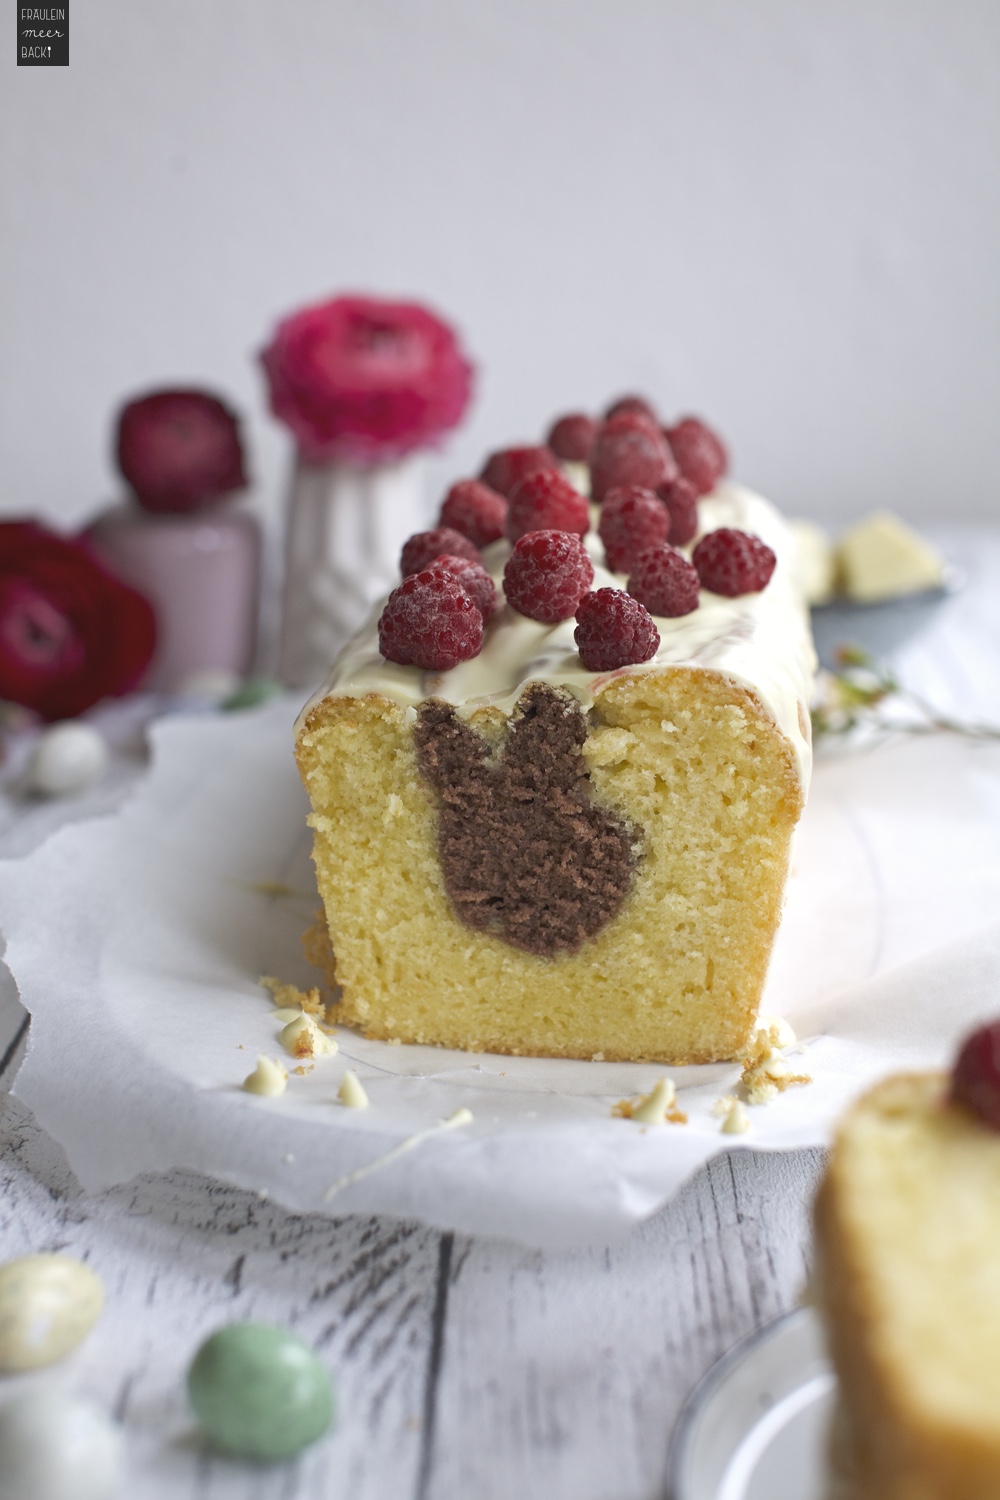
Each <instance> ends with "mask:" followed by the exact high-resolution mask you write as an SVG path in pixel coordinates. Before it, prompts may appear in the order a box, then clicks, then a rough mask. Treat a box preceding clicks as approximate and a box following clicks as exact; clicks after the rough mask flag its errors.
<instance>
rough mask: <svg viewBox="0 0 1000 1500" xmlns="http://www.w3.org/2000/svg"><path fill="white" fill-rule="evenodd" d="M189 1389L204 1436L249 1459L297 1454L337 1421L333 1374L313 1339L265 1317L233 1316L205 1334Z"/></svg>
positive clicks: (193, 1367)
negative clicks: (276, 1325)
mask: <svg viewBox="0 0 1000 1500" xmlns="http://www.w3.org/2000/svg"><path fill="white" fill-rule="evenodd" d="M188 1395H189V1396H190V1399H191V1405H192V1406H193V1407H194V1410H195V1415H196V1416H197V1418H198V1421H199V1422H200V1423H201V1426H202V1428H203V1430H204V1432H205V1434H206V1436H207V1437H208V1438H209V1439H210V1440H211V1442H212V1443H214V1444H215V1446H216V1447H218V1448H223V1449H225V1450H227V1451H228V1452H230V1453H235V1454H238V1455H240V1456H241V1457H243V1458H263V1459H276V1458H291V1457H292V1456H293V1455H294V1454H296V1453H298V1452H299V1451H300V1450H301V1449H302V1448H305V1447H306V1445H307V1444H308V1443H313V1442H315V1441H316V1439H317V1438H319V1437H322V1436H323V1433H324V1432H326V1430H327V1428H328V1427H329V1426H330V1423H331V1422H332V1421H333V1411H334V1406H333V1387H332V1384H331V1381H330V1376H329V1375H328V1374H327V1371H326V1369H325V1367H324V1366H323V1364H322V1363H321V1362H320V1360H319V1359H318V1358H317V1357H316V1355H315V1354H314V1353H313V1351H312V1349H310V1348H309V1345H308V1344H305V1343H303V1342H302V1340H301V1339H299V1338H296V1336H295V1335H294V1334H292V1333H288V1332H286V1331H285V1329H283V1328H272V1327H270V1326H269V1325H268V1324H266V1323H230V1324H228V1326H227V1327H225V1328H220V1329H219V1331H218V1332H217V1333H213V1334H212V1336H211V1338H208V1339H206V1340H205V1342H204V1343H203V1344H202V1346H201V1348H200V1349H199V1350H198V1353H197V1354H196V1355H195V1357H194V1360H193V1362H192V1364H191V1368H190V1370H189V1371H188Z"/></svg>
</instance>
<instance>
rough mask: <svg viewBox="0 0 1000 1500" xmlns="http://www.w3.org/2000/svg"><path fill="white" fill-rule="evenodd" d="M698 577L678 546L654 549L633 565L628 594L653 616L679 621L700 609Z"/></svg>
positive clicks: (641, 556)
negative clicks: (681, 616)
mask: <svg viewBox="0 0 1000 1500" xmlns="http://www.w3.org/2000/svg"><path fill="white" fill-rule="evenodd" d="M699 586H700V585H699V581H698V574H697V572H696V571H695V569H694V568H693V566H692V565H691V563H689V562H688V560H687V558H686V557H685V556H684V554H683V552H678V550H677V548H676V547H650V548H649V549H648V550H647V551H646V552H641V553H640V554H639V556H638V557H637V558H636V560H635V562H634V563H633V565H632V571H631V573H630V574H629V578H628V591H629V593H630V594H631V595H632V598H633V599H638V601H639V603H640V604H643V605H645V607H646V608H647V609H648V610H649V612H650V614H651V615H666V616H667V617H668V618H670V619H676V618H677V616H678V615H689V614H690V613H691V611H692V610H693V609H697V608H698V589H699Z"/></svg>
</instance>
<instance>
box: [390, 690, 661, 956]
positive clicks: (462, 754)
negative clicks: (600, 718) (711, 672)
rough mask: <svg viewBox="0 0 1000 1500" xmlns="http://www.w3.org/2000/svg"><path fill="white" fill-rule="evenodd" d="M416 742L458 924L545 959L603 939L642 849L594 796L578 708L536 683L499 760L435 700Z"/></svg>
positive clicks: (423, 712) (424, 709)
mask: <svg viewBox="0 0 1000 1500" xmlns="http://www.w3.org/2000/svg"><path fill="white" fill-rule="evenodd" d="M414 736H415V739H416V745H417V760H418V764H419V767H420V771H421V774H422V775H423V776H424V777H425V778H426V779H427V780H428V781H429V782H430V783H431V785H432V786H433V787H434V788H435V789H436V791H437V794H438V849H439V854H440V859H441V868H442V871H443V874H444V881H445V888H446V889H447V892H448V895H449V897H450V898H451V902H452V905H453V906H454V908H455V912H456V914H457V916H458V917H459V918H460V920H461V921H463V922H464V923H465V924H466V925H467V926H469V927H473V928H475V929H477V930H478V931H480V932H490V933H493V934H495V935H496V936H497V937H500V938H503V940H504V941H505V942H507V943H510V944H511V945H512V946H513V947H515V948H522V949H524V950H525V951H526V952H528V953H537V954H541V955H543V956H545V957H552V956H554V955H556V954H558V953H571V952H573V951H575V950H576V949H577V948H579V947H580V944H581V943H582V942H584V940H585V939H586V938H588V937H593V936H594V935H595V934H596V933H598V932H600V930H601V929H602V928H603V927H604V926H606V924H607V923H608V922H610V920H611V918H612V917H613V916H615V914H616V913H617V912H618V911H619V909H620V908H621V905H622V902H623V901H624V899H625V897H626V895H627V894H628V891H629V887H630V885H631V881H632V872H633V870H634V868H635V861H636V852H635V845H636V843H637V839H636V834H635V832H634V830H632V829H630V828H629V827H627V826H626V824H625V823H624V821H623V820H622V819H621V818H618V817H616V816H615V815H614V814H613V813H611V812H609V811H608V810H607V809H606V808H602V807H599V806H597V805H596V804H595V803H594V802H593V801H592V800H591V798H590V788H589V781H588V773H587V766H586V762H585V761H584V759H583V756H582V754H581V746H582V745H583V742H584V740H585V739H586V737H587V726H586V721H585V719H584V716H583V712H582V710H581V708H580V706H579V704H578V703H577V702H576V700H575V699H574V698H573V697H572V696H571V695H570V694H568V693H561V692H557V691H556V690H555V689H553V688H550V687H548V686H546V685H545V684H544V683H533V684H531V685H530V686H529V687H528V688H527V689H526V690H525V692H524V693H523V694H522V697H521V700H520V703H519V705H518V711H517V714H516V716H515V717H514V719H513V720H512V722H511V725H510V727H509V729H508V732H507V737H506V740H505V741H504V743H503V745H502V746H501V748H500V750H499V752H497V753H494V751H493V749H492V747H491V746H490V744H489V743H488V742H487V741H486V740H485V739H484V738H483V736H482V735H480V734H478V733H477V732H476V731H475V730H474V729H473V728H471V726H470V725H468V724H466V723H464V722H463V721H462V720H461V719H460V718H459V717H458V715H457V714H456V712H455V710H454V708H453V707H452V705H451V704H449V703H444V702H442V701H441V700H440V699H434V698H432V699H429V700H428V701H427V702H426V703H424V704H423V705H422V706H421V709H420V712H419V715H418V718H417V724H416V727H415V730H414Z"/></svg>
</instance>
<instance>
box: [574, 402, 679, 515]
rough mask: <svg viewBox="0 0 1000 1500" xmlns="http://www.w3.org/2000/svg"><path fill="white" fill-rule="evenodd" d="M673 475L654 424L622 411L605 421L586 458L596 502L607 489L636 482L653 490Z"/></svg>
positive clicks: (670, 458)
mask: <svg viewBox="0 0 1000 1500" xmlns="http://www.w3.org/2000/svg"><path fill="white" fill-rule="evenodd" d="M676 478H677V465H676V464H675V462H674V459H673V455H672V454H671V452H670V449H669V448H668V447H667V440H666V438H665V437H664V436H663V434H662V432H661V431H660V429H659V428H658V427H654V426H653V425H652V423H651V422H650V421H649V420H648V419H647V418H646V417H644V416H642V415H640V414H633V413H628V412H625V413H623V414H622V415H621V416H618V417H613V418H612V419H611V421H609V422H605V423H604V426H603V427H602V428H601V430H600V432H599V433H598V434H597V441H596V442H595V443H594V451H593V453H592V454H591V457H590V493H591V496H592V497H593V499H595V500H596V501H598V502H600V501H601V500H603V499H604V497H605V495H606V494H607V493H608V490H610V489H617V488H618V487H619V486H620V485H624V484H639V485H642V487H643V489H647V490H656V489H659V487H660V485H662V484H669V483H670V482H671V480H673V479H676Z"/></svg>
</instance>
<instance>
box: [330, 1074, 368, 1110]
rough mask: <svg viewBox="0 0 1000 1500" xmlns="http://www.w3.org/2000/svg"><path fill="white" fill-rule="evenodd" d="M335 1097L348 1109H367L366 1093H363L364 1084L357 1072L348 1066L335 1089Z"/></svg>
mask: <svg viewBox="0 0 1000 1500" xmlns="http://www.w3.org/2000/svg"><path fill="white" fill-rule="evenodd" d="M337 1098H338V1099H339V1100H340V1102H341V1104H346V1106H347V1108H348V1109H367V1108H368V1095H367V1094H366V1093H365V1089H364V1085H363V1084H362V1082H361V1079H360V1078H359V1077H358V1075H357V1073H355V1072H354V1071H353V1069H351V1068H348V1069H347V1072H346V1073H345V1074H344V1077H343V1079H342V1081H341V1085H340V1088H339V1089H338V1090H337Z"/></svg>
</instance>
